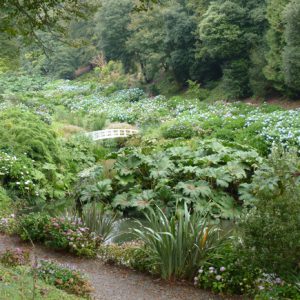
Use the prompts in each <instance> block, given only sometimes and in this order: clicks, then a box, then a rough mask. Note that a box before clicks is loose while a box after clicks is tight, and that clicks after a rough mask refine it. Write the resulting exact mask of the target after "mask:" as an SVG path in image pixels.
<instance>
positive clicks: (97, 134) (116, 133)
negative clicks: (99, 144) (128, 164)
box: [85, 129, 139, 141]
mask: <svg viewBox="0 0 300 300" xmlns="http://www.w3.org/2000/svg"><path fill="white" fill-rule="evenodd" d="M138 132H139V131H138V130H137V129H104V130H98V131H93V132H88V133H86V134H85V135H86V136H88V137H90V138H91V139H92V140H94V141H97V140H105V139H113V138H119V137H128V136H130V135H134V134H137V133H138Z"/></svg>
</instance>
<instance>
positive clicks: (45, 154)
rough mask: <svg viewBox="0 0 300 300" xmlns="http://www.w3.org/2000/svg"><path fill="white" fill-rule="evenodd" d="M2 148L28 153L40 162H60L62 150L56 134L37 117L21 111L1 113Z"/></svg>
mask: <svg viewBox="0 0 300 300" xmlns="http://www.w3.org/2000/svg"><path fill="white" fill-rule="evenodd" d="M0 136H1V141H0V148H1V149H5V150H7V151H11V152H12V153H14V154H22V155H23V154H24V153H26V154H27V156H28V157H30V158H31V159H34V160H37V161H40V162H50V163H51V162H58V161H59V160H60V156H59V155H60V153H61V151H62V150H61V149H60V147H59V144H58V143H57V141H56V136H55V133H54V132H53V131H52V130H51V128H50V127H49V125H47V124H45V123H44V122H43V121H41V120H40V119H39V118H38V117H37V116H36V115H34V114H32V113H29V112H25V111H21V110H19V109H8V110H5V111H2V112H0Z"/></svg>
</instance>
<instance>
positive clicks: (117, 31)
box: [95, 0, 133, 70]
mask: <svg viewBox="0 0 300 300" xmlns="http://www.w3.org/2000/svg"><path fill="white" fill-rule="evenodd" d="M132 10H133V1H131V0H122V1H118V0H104V1H103V3H102V6H101V8H100V9H99V11H98V12H97V13H96V15H95V35H96V37H97V38H98V42H97V44H98V48H99V49H100V50H102V51H103V52H104V54H105V58H106V60H108V61H109V60H120V61H122V62H123V64H124V66H125V68H126V69H127V70H128V68H129V65H130V62H131V57H130V54H129V53H128V50H127V48H126V41H127V39H128V38H129V36H130V31H129V30H128V25H129V23H130V13H131V11H132Z"/></svg>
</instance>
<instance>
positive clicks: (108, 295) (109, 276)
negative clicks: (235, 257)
mask: <svg viewBox="0 0 300 300" xmlns="http://www.w3.org/2000/svg"><path fill="white" fill-rule="evenodd" d="M14 247H20V248H28V249H30V248H31V247H30V245H28V244H24V243H22V242H20V241H19V239H18V238H15V237H8V236H3V235H0V251H3V250H5V249H8V248H14ZM36 255H37V257H38V258H39V259H51V260H55V261H58V262H59V263H63V264H68V265H70V266H72V267H75V268H77V269H79V270H81V271H83V272H84V273H86V274H87V275H88V277H89V278H90V280H91V282H92V283H93V286H94V288H95V292H94V297H95V298H94V299H97V300H166V299H170V300H171V299H174V300H185V299H186V300H194V299H195V300H196V299H197V300H221V299H227V300H230V299H232V300H234V299H241V298H240V297H237V298H236V297H227V298H224V297H221V296H217V295H213V294H211V293H209V292H206V291H203V290H200V289H196V288H194V287H193V286H190V285H187V284H185V283H176V284H174V283H173V284H171V283H168V282H165V281H162V280H158V279H154V278H152V277H151V276H148V275H145V274H141V273H139V272H135V271H132V270H128V269H123V268H118V267H115V266H110V265H106V264H104V263H103V262H101V261H100V260H97V259H94V260H89V259H84V258H78V257H74V256H72V255H69V254H65V253H59V252H55V251H52V250H49V249H46V248H45V247H43V246H36ZM0 298H1V297H0Z"/></svg>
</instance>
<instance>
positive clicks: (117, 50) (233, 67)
mask: <svg viewBox="0 0 300 300" xmlns="http://www.w3.org/2000/svg"><path fill="white" fill-rule="evenodd" d="M6 2H7V1H6ZM58 2H62V1H49V3H47V4H46V5H45V6H41V5H40V4H39V5H37V4H35V6H32V7H31V8H30V9H29V11H28V15H26V14H24V9H28V7H25V6H26V4H24V5H23V6H24V7H23V6H21V7H18V6H17V4H15V2H13V3H12V4H9V3H5V6H4V10H3V11H2V14H3V16H4V20H5V22H4V23H3V26H4V29H5V30H6V31H10V32H11V33H14V34H18V33H20V32H21V33H23V34H24V33H27V32H30V33H35V30H36V29H39V32H38V34H35V38H38V40H40V41H41V43H42V45H43V47H41V45H39V44H38V45H37V46H33V45H30V46H27V47H26V48H24V50H22V51H21V52H20V58H21V59H20V64H21V65H22V66H23V67H24V69H26V70H27V71H28V70H30V72H33V73H42V74H48V75H50V74H51V75H54V76H56V77H61V78H74V77H75V76H78V75H81V74H84V73H86V72H89V71H91V70H92V69H93V68H94V67H95V66H97V67H99V68H100V70H101V69H102V67H103V59H99V56H98V54H99V53H102V54H103V55H104V56H101V57H102V58H104V59H105V60H107V61H112V60H114V61H120V62H122V64H123V67H124V70H125V71H126V72H131V73H136V74H140V76H139V78H140V79H141V80H142V82H143V83H146V84H147V86H148V87H149V89H150V90H151V91H152V92H154V93H155V92H158V91H164V92H170V93H174V92H176V91H177V90H178V89H181V88H182V87H186V86H187V80H194V81H196V82H198V83H200V84H201V87H205V88H206V89H207V90H209V91H210V93H208V94H207V95H206V97H207V96H209V98H210V99H213V100H215V99H218V100H221V99H237V98H244V97H248V96H251V95H256V96H265V95H274V93H277V94H281V95H284V96H290V97H292V98H295V97H298V96H299V92H300V90H299V84H298V83H299V63H298V61H299V56H298V53H299V38H298V31H299V24H298V22H297V20H298V19H299V3H298V2H297V1H296V0H270V1H258V0H252V1H245V0H230V1H229V0H226V1H225V0H213V1H206V0H203V1H200V2H197V1H194V0H184V1H179V0H176V1H161V3H160V4H157V5H153V6H152V8H151V9H149V10H138V11H137V10H136V4H137V3H136V1H132V0H126V1H122V3H119V2H118V1H115V0H102V1H101V5H96V4H95V3H94V1H87V3H88V4H91V5H92V6H93V12H91V11H90V12H89V17H88V18H85V19H80V20H76V19H75V18H73V20H72V21H71V22H67V26H63V27H64V28H65V39H66V41H67V43H64V42H62V41H61V40H58V39H57V38H55V35H54V36H53V34H51V33H49V28H50V27H51V26H52V25H54V24H53V23H54V21H55V20H56V19H57V18H65V17H66V15H65V14H66V12H70V13H71V14H73V15H74V14H75V15H76V14H77V15H78V14H79V15H80V14H82V13H83V12H84V11H85V10H84V9H82V8H80V9H79V7H78V6H81V2H78V1H63V2H64V9H61V7H60V6H59V5H57V3H58ZM36 6H37V7H36ZM74 6H75V7H74ZM49 7H50V8H51V9H52V10H53V16H51V17H50V16H48V14H46V15H45V17H44V19H45V20H44V19H42V20H40V21H39V22H38V23H36V21H35V19H34V18H33V17H34V15H35V14H36V13H37V11H38V9H41V10H45V9H48V8H49ZM13 14H15V15H16V16H17V25H18V26H17V28H16V29H15V28H14V30H12V29H11V23H10V21H9V18H10V17H11V16H12V15H13ZM67 19H68V21H69V19H70V16H68V17H67ZM28 22H29V24H30V25H31V27H30V26H29V25H28ZM56 23H58V24H56V25H61V24H63V25H65V24H64V22H56ZM65 23H66V21H65ZM24 24H26V26H23V25H24ZM52 27H53V26H52ZM79 29H80V30H79ZM52 31H53V28H52ZM4 40H5V43H6V44H5V45H6V47H4V48H5V49H6V52H8V53H6V54H5V55H4V58H5V57H7V56H9V55H10V53H9V52H13V50H11V51H7V48H10V49H18V45H19V43H20V42H19V41H15V42H14V43H12V42H10V43H9V42H8V41H6V40H7V38H6V39H5V37H4ZM41 43H40V44H41ZM12 44H13V45H12ZM4 53H5V51H4ZM45 53H51V55H45ZM100 74H101V72H100ZM209 94H210V95H209Z"/></svg>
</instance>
